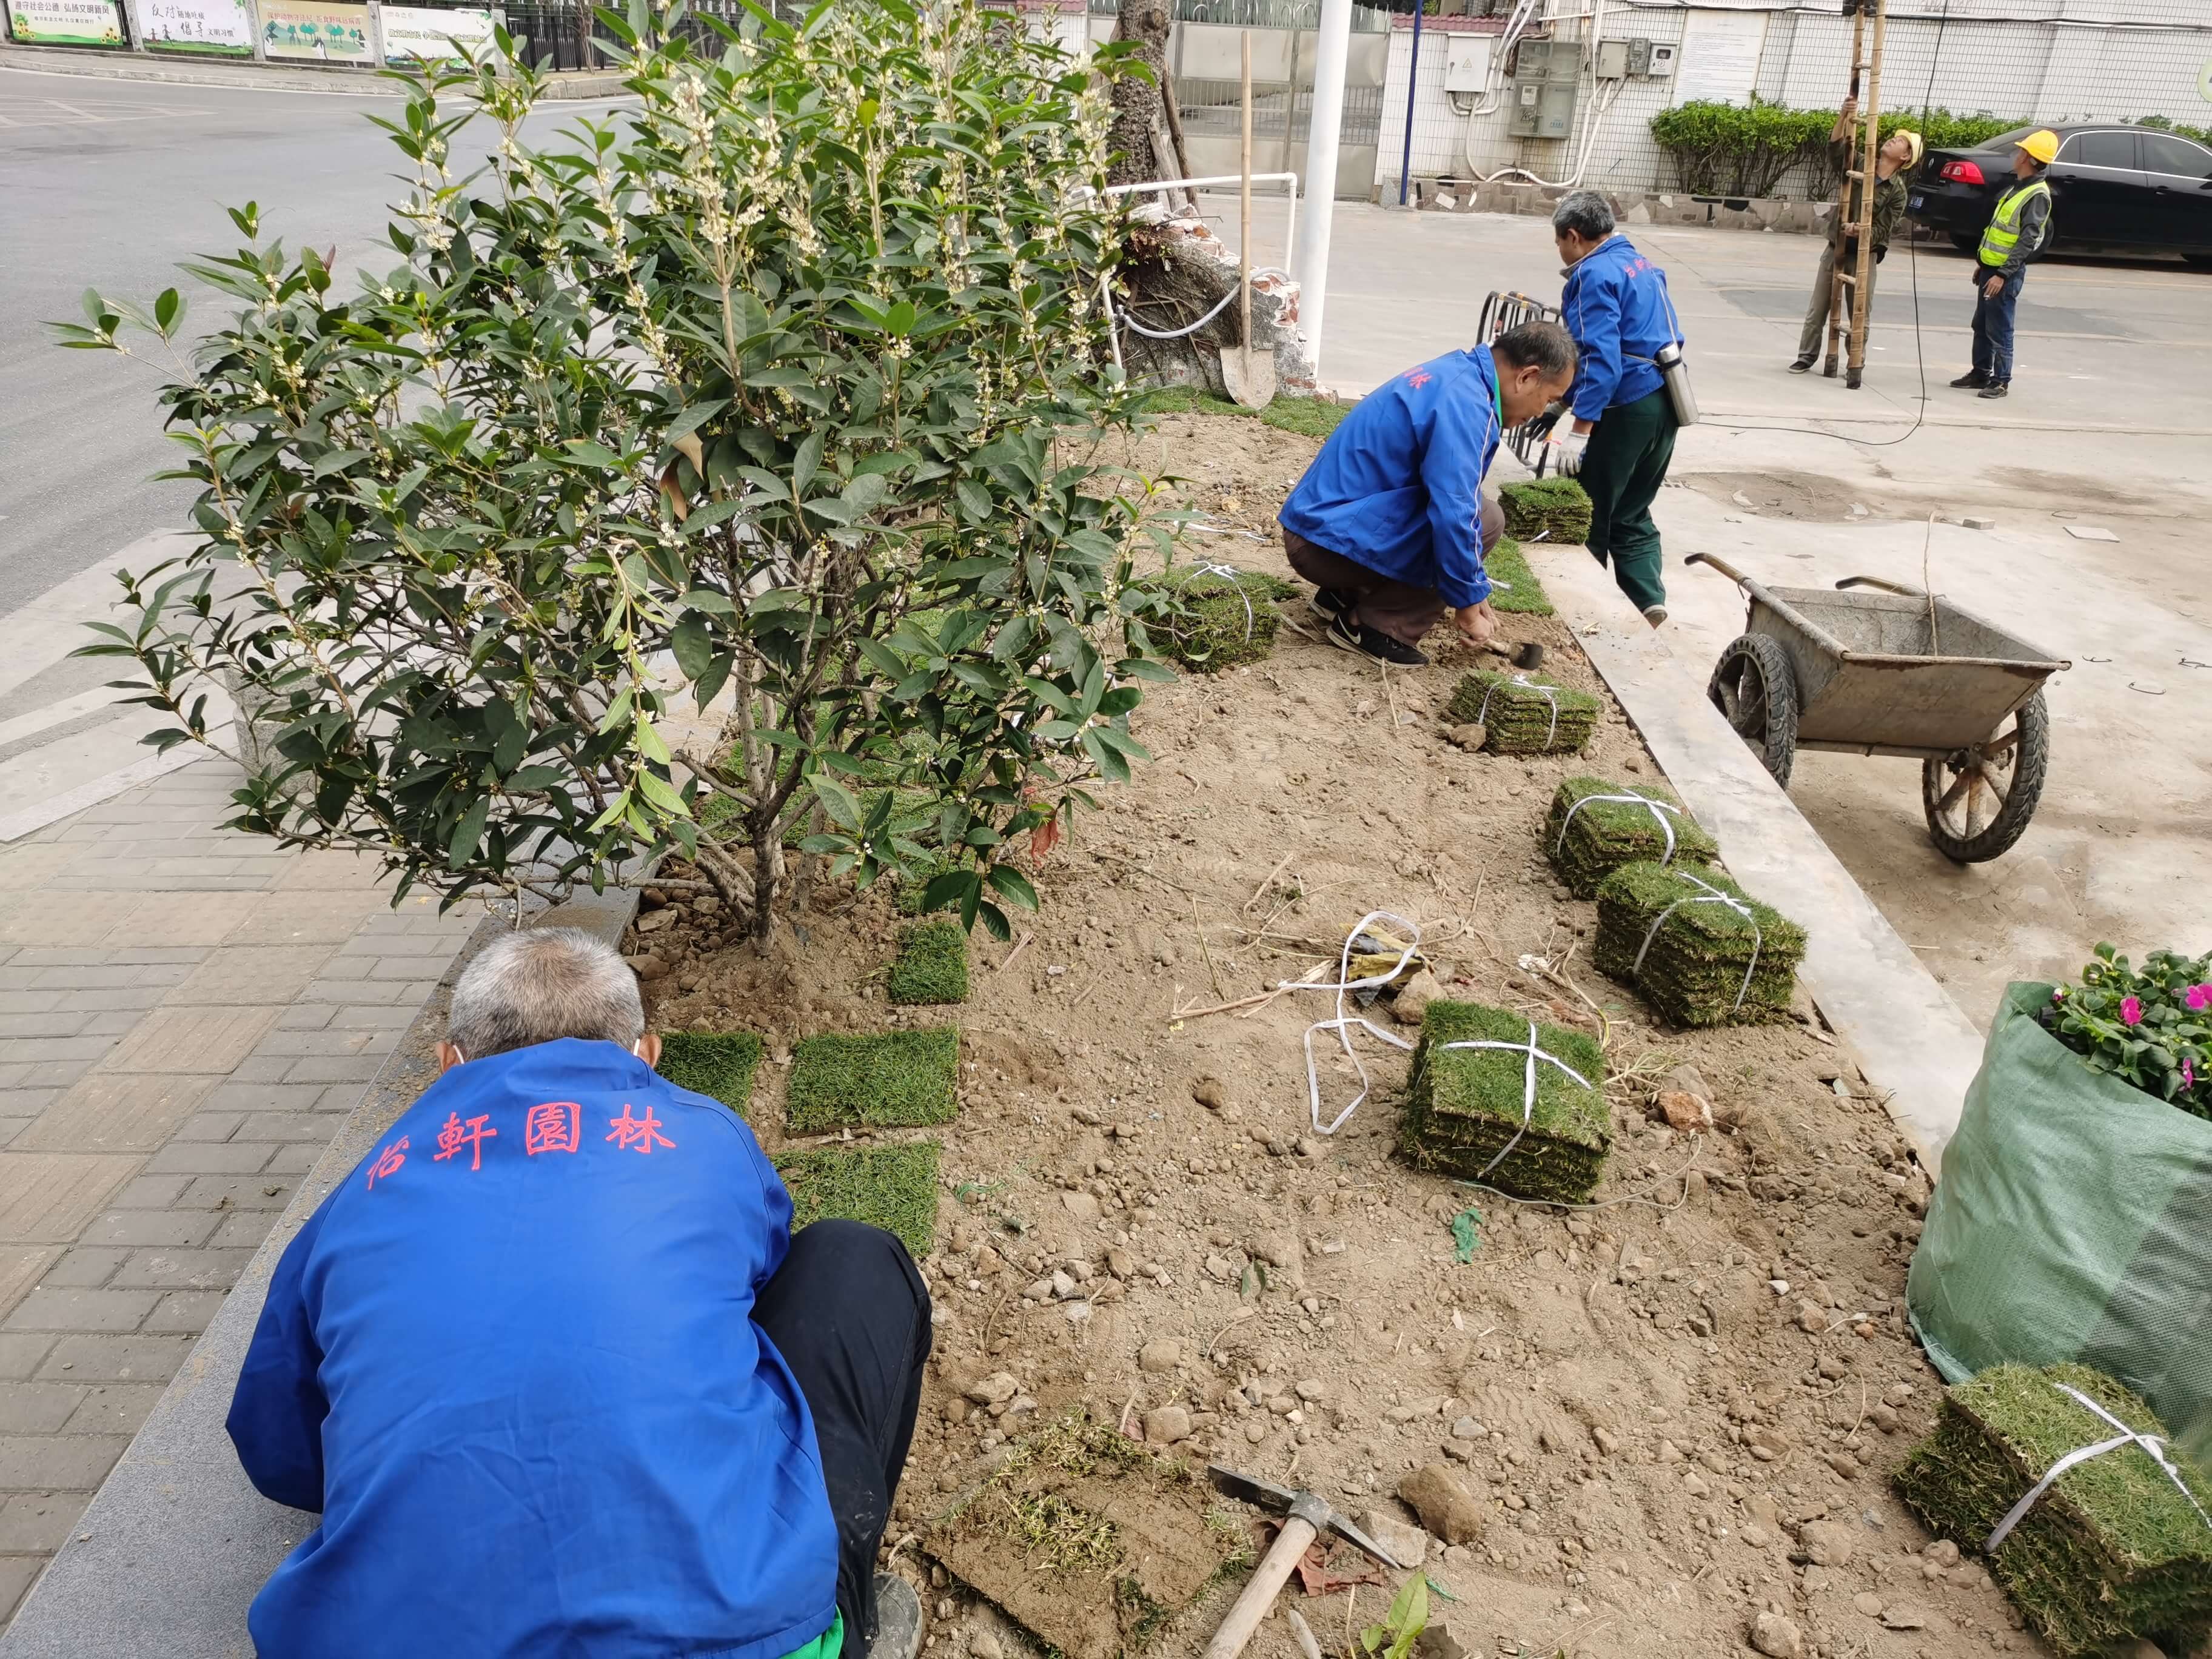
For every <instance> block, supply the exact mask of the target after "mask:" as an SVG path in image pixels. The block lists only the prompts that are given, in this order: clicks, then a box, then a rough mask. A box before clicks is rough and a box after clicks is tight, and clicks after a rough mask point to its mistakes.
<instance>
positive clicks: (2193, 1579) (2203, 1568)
mask: <svg viewBox="0 0 2212 1659" xmlns="http://www.w3.org/2000/svg"><path fill="white" fill-rule="evenodd" d="M2060 1383H2063V1384H2065V1385H2066V1386H2067V1387H2068V1388H2070V1389H2074V1390H2075V1391H2076V1392H2077V1393H2079V1394H2081V1395H2084V1396H2086V1397H2087V1398H2088V1399H2091V1400H2093V1401H2096V1402H2097V1403H2098V1405H2100V1406H2101V1407H2104V1409H2105V1410H2106V1411H2107V1412H2110V1413H2112V1415H2113V1416H2114V1417H2116V1418H2118V1419H2119V1420H2120V1421H2121V1422H2123V1423H2124V1424H2125V1425H2127V1426H2128V1427H2129V1428H2130V1430H2133V1431H2135V1432H2136V1433H2137V1434H2145V1435H2153V1436H2156V1437H2158V1438H2159V1440H2160V1444H2161V1446H2162V1447H2163V1449H2164V1450H2165V1453H2166V1458H2167V1459H2168V1461H2169V1462H2172V1463H2173V1464H2174V1466H2175V1468H2176V1469H2177V1471H2178V1472H2179V1475H2180V1478H2181V1480H2182V1481H2183V1483H2184V1484H2185V1485H2186V1486H2188V1488H2189V1489H2190V1493H2191V1497H2193V1498H2194V1499H2195V1501H2196V1504H2197V1505H2201V1506H2202V1510H2199V1509H2198V1508H2195V1507H2192V1506H2191V1499H2190V1498H2187V1497H2184V1496H2183V1495H2182V1492H2181V1491H2180V1490H2179V1488H2178V1487H2176V1486H2175V1485H2174V1484H2173V1481H2172V1480H2170V1479H2169V1478H2168V1477H2167V1475H2166V1473H2165V1472H2164V1471H2163V1470H2161V1469H2160V1468H2159V1467H2158V1465H2157V1464H2156V1463H2155V1462H2154V1461H2153V1460H2152V1458H2151V1455H2150V1454H2149V1453H2148V1452H2147V1451H2145V1450H2144V1449H2142V1447H2141V1446H2137V1445H2129V1446H2122V1447H2120V1448H2118V1449H2116V1450H2113V1451H2108V1452H2105V1453H2102V1454H2100V1455H2098V1456H2095V1457H2089V1458H2084V1459H2083V1460H2082V1461H2081V1462H2078V1463H2076V1464H2075V1465H2074V1466H2073V1467H2072V1468H2069V1469H2068V1470H2067V1471H2066V1472H2065V1473H2064V1474H2061V1475H2060V1476H2059V1477H2058V1479H2057V1480H2055V1481H2053V1482H2052V1483H2051V1486H2050V1487H2049V1489H2048V1490H2046V1491H2045V1492H2044V1494H2043V1496H2042V1497H2040V1498H2037V1499H2036V1501H2035V1504H2034V1506H2033V1508H2032V1509H2030V1510H2028V1511H2027V1515H2026V1516H2023V1517H2022V1518H2021V1520H2020V1521H2019V1522H2016V1523H2015V1525H2014V1527H2013V1528H2012V1530H2011V1531H2010V1532H2008V1533H2007V1534H2005V1537H2004V1540H2003V1541H2002V1543H2000V1544H1999V1545H1998V1546H1997V1549H1996V1554H1995V1555H1993V1556H1990V1557H1986V1558H1984V1559H1986V1560H1987V1561H1988V1564H1989V1568H1990V1574H1991V1576H1993V1577H1995V1578H1996V1580H1997V1581H1998V1582H1999V1583H2002V1585H2003V1586H2004V1587H2005V1589H2006V1591H2007V1592H2008V1594H2009V1595H2011V1596H2012V1599H2013V1601H2014V1602H2015V1605H2016V1606H2018V1607H2019V1608H2020V1610H2021V1613H2022V1614H2023V1615H2024V1616H2025V1617H2026V1619H2027V1622H2028V1623H2029V1624H2030V1625H2031V1626H2033V1627H2034V1628H2035V1629H2036V1630H2037V1631H2038V1632H2040V1633H2041V1634H2042V1635H2043V1637H2044V1638H2045V1640H2046V1641H2048V1642H2049V1643H2050V1644H2051V1646H2052V1647H2054V1648H2056V1649H2057V1650H2058V1651H2059V1652H2060V1653H2062V1654H2066V1655H2069V1656H2072V1655H2076V1654H2090V1653H2106V1652H2108V1651H2117V1650H2118V1648H2119V1647H2120V1646H2122V1645H2124V1644H2127V1643H2128V1642H2129V1641H2130V1639H2131V1638H2150V1639H2151V1640H2153V1641H2155V1642H2157V1643H2158V1644H2160V1646H2161V1647H2162V1648H2163V1649H2164V1650H2165V1651H2166V1652H2168V1653H2188V1652H2194V1651H2196V1650H2197V1649H2196V1646H2195V1644H2196V1642H2197V1640H2198V1639H2199V1638H2202V1637H2203V1634H2204V1632H2205V1631H2206V1630H2207V1628H2208V1627H2212V1522H2207V1521H2206V1520H2205V1519H2204V1516H2205V1514H2206V1513H2212V1476H2208V1475H2207V1474H2205V1472H2204V1471H2203V1470H2202V1469H2200V1468H2197V1467H2196V1466H2195V1465H2194V1464H2192V1463H2191V1462H2190V1461H2189V1460H2188V1459H2187V1458H2186V1457H2185V1456H2184V1455H2181V1454H2180V1453H2179V1451H2177V1450H2176V1449H2175V1448H2174V1446H2173V1444H2172V1442H2171V1441H2169V1440H2166V1437H2165V1435H2166V1431H2165V1430H2163V1429H2162V1428H2160V1426H2159V1422H2158V1419H2156V1418H2155V1417H2154V1416H2153V1415H2152V1414H2151V1410H2150V1407H2148V1406H2146V1405H2144V1404H2143V1402H2142V1401H2140V1400H2138V1399H2137V1398H2136V1396H2135V1395H2132V1394H2130V1392H2129V1391H2128V1390H2127V1389H2124V1388H2123V1387H2121V1386H2120V1384H2118V1383H2115V1382H2113V1381H2112V1378H2110V1377H2108V1376H2105V1375H2103V1374H2102V1373H2101V1372H2099V1371H2094V1370H2090V1369H2089V1368H2088V1367H2087V1366H2086V1365H2053V1366H2051V1368H2050V1369H2049V1370H2041V1371H2039V1370H2030V1369H2029V1368H2028V1367H2027V1366H2024V1365H1998V1366H1995V1367H1992V1368H1991V1369H1990V1370H1985V1371H1984V1372H1982V1373H1981V1375H1980V1376H1976V1377H1974V1378H1973V1379H1972V1381H1970V1382H1966V1383H1960V1384H1959V1385H1958V1386H1957V1387H1956V1388H1954V1389H1951V1390H1950V1391H1949V1393H1948V1395H1946V1396H1945V1398H1944V1401H1943V1407H1942V1411H1941V1412H1940V1413H1938V1415H1937V1417H1936V1431H1935V1432H1934V1433H1933V1434H1931V1435H1929V1437H1928V1438H1927V1439H1926V1440H1924V1441H1923V1442H1922V1443H1920V1444H1919V1446H1917V1448H1915V1449H1914V1450H1913V1453H1912V1455H1911V1457H1909V1458H1907V1459H1906V1460H1905V1466H1904V1468H1900V1469H1899V1471H1898V1472H1897V1489H1898V1492H1899V1494H1900V1495H1901V1496H1902V1497H1903V1498H1904V1499H1905V1504H1906V1506H1907V1507H1908V1508H1910V1509H1911V1510H1912V1512H1913V1513H1914V1514H1916V1515H1917V1516H1919V1517H1920V1518H1921V1519H1922V1520H1923V1522H1926V1523H1927V1524H1928V1527H1929V1529H1930V1530H1931V1531H1933V1532H1935V1533H1936V1534H1937V1535H1938V1536H1939V1537H1946V1538H1949V1539H1952V1540H1954V1541H1956V1542H1957V1544H1958V1546H1959V1547H1960V1549H1962V1550H1966V1551H1970V1552H1972V1553H1974V1554H1975V1555H1976V1556H1978V1557H1979V1556H1980V1555H1981V1549H1982V1546H1983V1544H1984V1542H1985V1541H1987V1539H1988V1538H1989V1536H1990V1534H1991V1533H1992V1532H1993V1531H1995V1530H1996V1527H1997V1524H1998V1523H1999V1522H2002V1520H2003V1519H2004V1517H2005V1516H2007V1515H2008V1514H2009V1513H2010V1512H2011V1510H2012V1507H2013V1505H2014V1504H2016V1503H2018V1502H2019V1501H2020V1500H2021V1498H2023V1497H2025V1496H2026V1495H2027V1493H2028V1492H2029V1491H2031V1490H2032V1489H2033V1487H2034V1486H2035V1484H2036V1482H2037V1481H2039V1480H2041V1479H2042V1478H2043V1476H2044V1475H2045V1474H2047V1473H2048V1472H2049V1471H2050V1469H2051V1465H2053V1464H2054V1463H2056V1462H2058V1460H2059V1459H2060V1458H2062V1457H2063V1456H2065V1455H2066V1454H2067V1453H2069V1452H2070V1451H2073V1450H2075V1449H2077V1448H2080V1447H2083V1446H2092V1445H2095V1444H2097V1443H2100V1442H2101V1441H2105V1440H2109V1439H2112V1438H2113V1437H2116V1436H2117V1435H2118V1433H2119V1432H2120V1431H2118V1429H2115V1428H2113V1427H2112V1425H2111V1424H2109V1423H2107V1422H2106V1421H2105V1420H2104V1419H2102V1418H2100V1417H2099V1416H2098V1415H2097V1414H2096V1413H2094V1412H2092V1411H2090V1410H2089V1409H2088V1408H2087V1407H2084V1406H2083V1405H2081V1402H2080V1401H2075V1400H2074V1399H2072V1398H2070V1397H2069V1396H2068V1395H2064V1394H2063V1393H2061V1392H2060V1391H2059V1389H2058V1386H2057V1385H2058V1384H2060Z"/></svg>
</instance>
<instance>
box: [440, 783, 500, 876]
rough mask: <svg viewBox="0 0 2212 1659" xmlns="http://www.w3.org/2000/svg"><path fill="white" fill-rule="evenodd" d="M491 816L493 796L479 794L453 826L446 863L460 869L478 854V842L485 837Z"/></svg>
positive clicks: (447, 846) (447, 845) (448, 841)
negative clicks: (487, 822) (485, 826)
mask: <svg viewBox="0 0 2212 1659" xmlns="http://www.w3.org/2000/svg"><path fill="white" fill-rule="evenodd" d="M489 817H491V797H490V796H489V795H479V796H478V797H477V799H476V802H475V804H474V805H471V807H470V808H469V810H468V811H465V812H464V813H462V814H461V821H460V822H459V823H457V824H455V825H454V826H453V835H452V836H451V837H450V838H449V839H448V840H447V842H446V863H447V866H448V867H450V868H452V869H455V870H458V869H459V868H460V867H461V866H463V865H464V864H466V863H467V862H469V861H470V860H471V859H473V858H475V857H476V855H477V842H481V841H482V840H483V832H484V824H485V822H486V821H487V820H488V819H489Z"/></svg>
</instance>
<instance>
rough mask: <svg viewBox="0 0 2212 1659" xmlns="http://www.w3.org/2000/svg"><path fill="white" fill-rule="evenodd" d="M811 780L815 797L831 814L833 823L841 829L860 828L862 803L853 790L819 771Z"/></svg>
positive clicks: (830, 817) (824, 809) (830, 819)
mask: <svg viewBox="0 0 2212 1659" xmlns="http://www.w3.org/2000/svg"><path fill="white" fill-rule="evenodd" d="M810 783H811V787H812V788H813V790H814V794H815V798H816V799H817V800H819V801H820V802H821V803H822V805H823V811H827V812H828V813H829V821H830V822H831V823H834V824H836V826H837V827H838V828H839V829H860V802H859V801H858V800H857V799H854V794H853V792H852V791H851V790H849V789H848V788H847V787H845V786H844V785H843V784H842V783H840V782H838V781H836V779H835V778H832V777H829V776H828V775H825V774H823V773H821V772H817V773H816V774H815V775H814V776H813V777H812V778H811V780H810Z"/></svg>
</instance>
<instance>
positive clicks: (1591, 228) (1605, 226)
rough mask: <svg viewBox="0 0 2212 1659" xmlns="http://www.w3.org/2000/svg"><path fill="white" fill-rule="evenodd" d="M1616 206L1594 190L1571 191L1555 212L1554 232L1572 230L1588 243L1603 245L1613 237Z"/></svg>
mask: <svg viewBox="0 0 2212 1659" xmlns="http://www.w3.org/2000/svg"><path fill="white" fill-rule="evenodd" d="M1552 229H1553V231H1554V232H1555V233H1557V234H1562V235H1564V234H1566V233H1568V232H1570V231H1571V232H1573V233H1574V234H1576V235H1577V236H1579V237H1581V238H1582V239H1583V240H1584V241H1585V242H1602V241H1603V240H1605V239H1606V238H1607V237H1608V236H1610V235H1612V234H1613V205H1612V204H1611V203H1609V202H1607V200H1606V199H1605V197H1602V196H1601V195H1599V194H1598V193H1597V192H1596V191H1594V190H1576V191H1568V192H1567V194H1566V195H1565V196H1563V197H1560V198H1559V206H1557V207H1555V208H1553V210H1552Z"/></svg>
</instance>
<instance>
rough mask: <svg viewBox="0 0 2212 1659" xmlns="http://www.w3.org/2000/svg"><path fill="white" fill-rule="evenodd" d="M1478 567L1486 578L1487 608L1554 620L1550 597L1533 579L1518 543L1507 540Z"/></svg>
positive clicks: (1534, 577) (1542, 586)
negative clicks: (1488, 590) (1487, 575)
mask: <svg viewBox="0 0 2212 1659" xmlns="http://www.w3.org/2000/svg"><path fill="white" fill-rule="evenodd" d="M1482 568H1483V569H1484V570H1486V572H1488V573H1489V576H1490V608H1491V609H1492V611H1511V612H1513V613H1514V614H1516V615H1517V616H1523V617H1554V616H1557V615H1558V614H1559V612H1558V611H1556V610H1554V609H1553V605H1552V600H1551V596H1550V595H1548V594H1547V593H1546V592H1544V584H1543V583H1541V582H1540V581H1538V580H1536V573H1535V572H1534V571H1533V570H1531V569H1530V568H1528V556H1527V555H1526V554H1524V553H1522V550H1521V544H1520V543H1518V542H1516V541H1515V540H1514V539H1513V538H1511V537H1510V536H1509V537H1507V538H1505V539H1504V541H1501V542H1500V543H1498V545H1497V546H1495V547H1493V548H1492V549H1491V550H1489V551H1488V552H1486V553H1485V554H1484V555H1483V556H1482Z"/></svg>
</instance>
